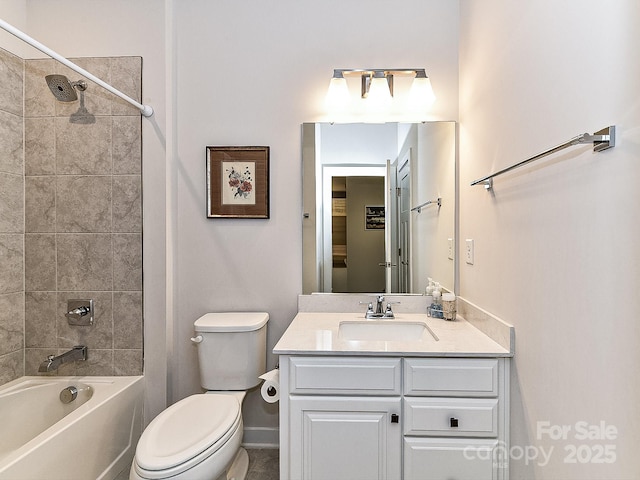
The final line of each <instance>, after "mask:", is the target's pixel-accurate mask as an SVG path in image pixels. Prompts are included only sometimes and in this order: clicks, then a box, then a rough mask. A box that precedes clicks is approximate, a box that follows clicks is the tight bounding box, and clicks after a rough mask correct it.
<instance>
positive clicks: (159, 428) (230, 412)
mask: <svg viewBox="0 0 640 480" xmlns="http://www.w3.org/2000/svg"><path fill="white" fill-rule="evenodd" d="M241 423H242V417H241V409H240V402H239V401H238V398H236V397H235V396H233V395H224V394H211V393H207V394H198V395H192V396H190V397H187V398H185V399H183V400H180V401H179V402H177V403H175V404H174V405H172V406H170V407H169V408H168V409H166V410H165V411H163V412H162V413H161V414H160V415H158V416H157V417H156V418H155V419H154V420H153V421H152V422H151V423H150V424H149V426H148V427H147V428H146V429H145V430H144V432H143V433H142V436H141V437H140V441H139V442H138V446H137V449H136V455H135V463H136V469H139V470H141V472H140V473H142V472H144V478H165V477H167V476H169V475H177V474H179V473H182V472H184V471H186V470H188V469H190V468H192V467H194V466H195V465H197V464H199V463H200V462H202V461H203V460H205V459H206V458H208V457H209V456H211V455H213V454H214V453H215V452H216V451H218V450H219V449H220V448H222V447H223V446H224V445H225V444H226V443H227V440H228V439H229V438H230V437H231V436H233V435H234V434H235V433H236V431H237V430H238V428H239V426H240V425H241Z"/></svg>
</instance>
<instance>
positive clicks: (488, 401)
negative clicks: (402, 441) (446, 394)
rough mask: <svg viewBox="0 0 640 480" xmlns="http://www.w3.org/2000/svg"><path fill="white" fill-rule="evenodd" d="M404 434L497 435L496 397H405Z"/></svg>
mask: <svg viewBox="0 0 640 480" xmlns="http://www.w3.org/2000/svg"><path fill="white" fill-rule="evenodd" d="M404 416H405V418H404V434H405V435H422V436H461V437H496V436H497V435H498V399H497V398H405V399H404Z"/></svg>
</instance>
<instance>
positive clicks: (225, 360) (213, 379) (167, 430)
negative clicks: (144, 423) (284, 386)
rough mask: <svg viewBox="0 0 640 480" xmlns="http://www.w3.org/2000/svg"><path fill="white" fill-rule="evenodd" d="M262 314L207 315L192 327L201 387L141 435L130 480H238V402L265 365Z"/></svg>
mask: <svg viewBox="0 0 640 480" xmlns="http://www.w3.org/2000/svg"><path fill="white" fill-rule="evenodd" d="M268 319H269V315H268V314H267V313H209V314H206V315H204V316H203V317H201V318H199V319H198V320H197V321H196V322H195V324H194V326H195V330H196V334H197V335H196V336H195V337H193V338H192V339H191V340H192V342H193V343H194V344H196V346H197V347H198V360H199V364H200V374H201V382H200V383H201V385H202V387H203V388H205V389H207V390H208V391H207V392H206V393H200V394H195V395H191V396H189V397H186V398H184V399H182V400H180V401H179V402H177V403H175V404H173V405H172V406H170V407H169V408H167V409H166V410H164V411H163V412H161V413H160V414H159V415H158V416H157V417H156V418H155V419H153V421H152V422H151V423H150V424H149V426H148V427H147V428H146V429H145V430H144V432H142V436H141V437H140V440H139V441H138V445H137V448H136V453H135V457H134V460H133V463H132V464H131V470H130V473H129V479H130V480H161V479H171V480H225V479H228V480H231V479H234V480H244V478H245V476H246V473H247V469H248V465H249V460H248V455H247V452H246V451H245V450H244V449H243V448H242V447H241V443H242V433H243V432H242V429H243V422H242V401H243V400H244V397H245V394H246V390H247V389H249V388H253V387H255V386H256V385H258V384H259V382H260V379H259V378H258V377H259V375H261V374H262V373H264V369H265V363H266V323H267V321H268Z"/></svg>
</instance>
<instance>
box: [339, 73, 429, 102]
mask: <svg viewBox="0 0 640 480" xmlns="http://www.w3.org/2000/svg"><path fill="white" fill-rule="evenodd" d="M352 76H359V77H360V96H361V98H362V99H364V100H365V101H366V102H367V104H368V108H371V109H373V110H377V111H381V110H385V109H387V108H389V107H390V105H391V102H392V97H393V94H394V91H393V78H394V76H413V77H414V79H413V83H412V84H411V89H410V91H409V95H408V101H409V102H408V107H409V108H410V109H411V110H426V109H427V108H428V107H429V106H430V105H431V104H432V103H433V102H434V100H435V98H436V97H435V95H434V93H433V88H432V87H431V80H429V77H428V76H427V73H426V71H425V69H424V68H370V69H347V68H339V69H335V70H334V71H333V77H332V78H331V82H330V83H329V90H328V92H327V97H326V105H327V108H328V109H329V111H332V112H335V111H340V110H345V109H346V108H347V106H348V104H349V101H350V95H349V87H348V85H347V80H346V78H345V77H352ZM369 104H371V105H370V107H369Z"/></svg>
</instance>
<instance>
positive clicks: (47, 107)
mask: <svg viewBox="0 0 640 480" xmlns="http://www.w3.org/2000/svg"><path fill="white" fill-rule="evenodd" d="M55 67H56V61H55V60H53V59H49V58H48V59H36V60H26V61H25V63H24V71H25V77H24V115H25V117H52V116H54V115H55V112H56V99H55V97H54V96H53V94H52V93H51V91H50V90H49V87H48V86H47V82H46V80H45V78H44V77H45V76H46V75H50V74H53V73H56V72H55Z"/></svg>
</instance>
